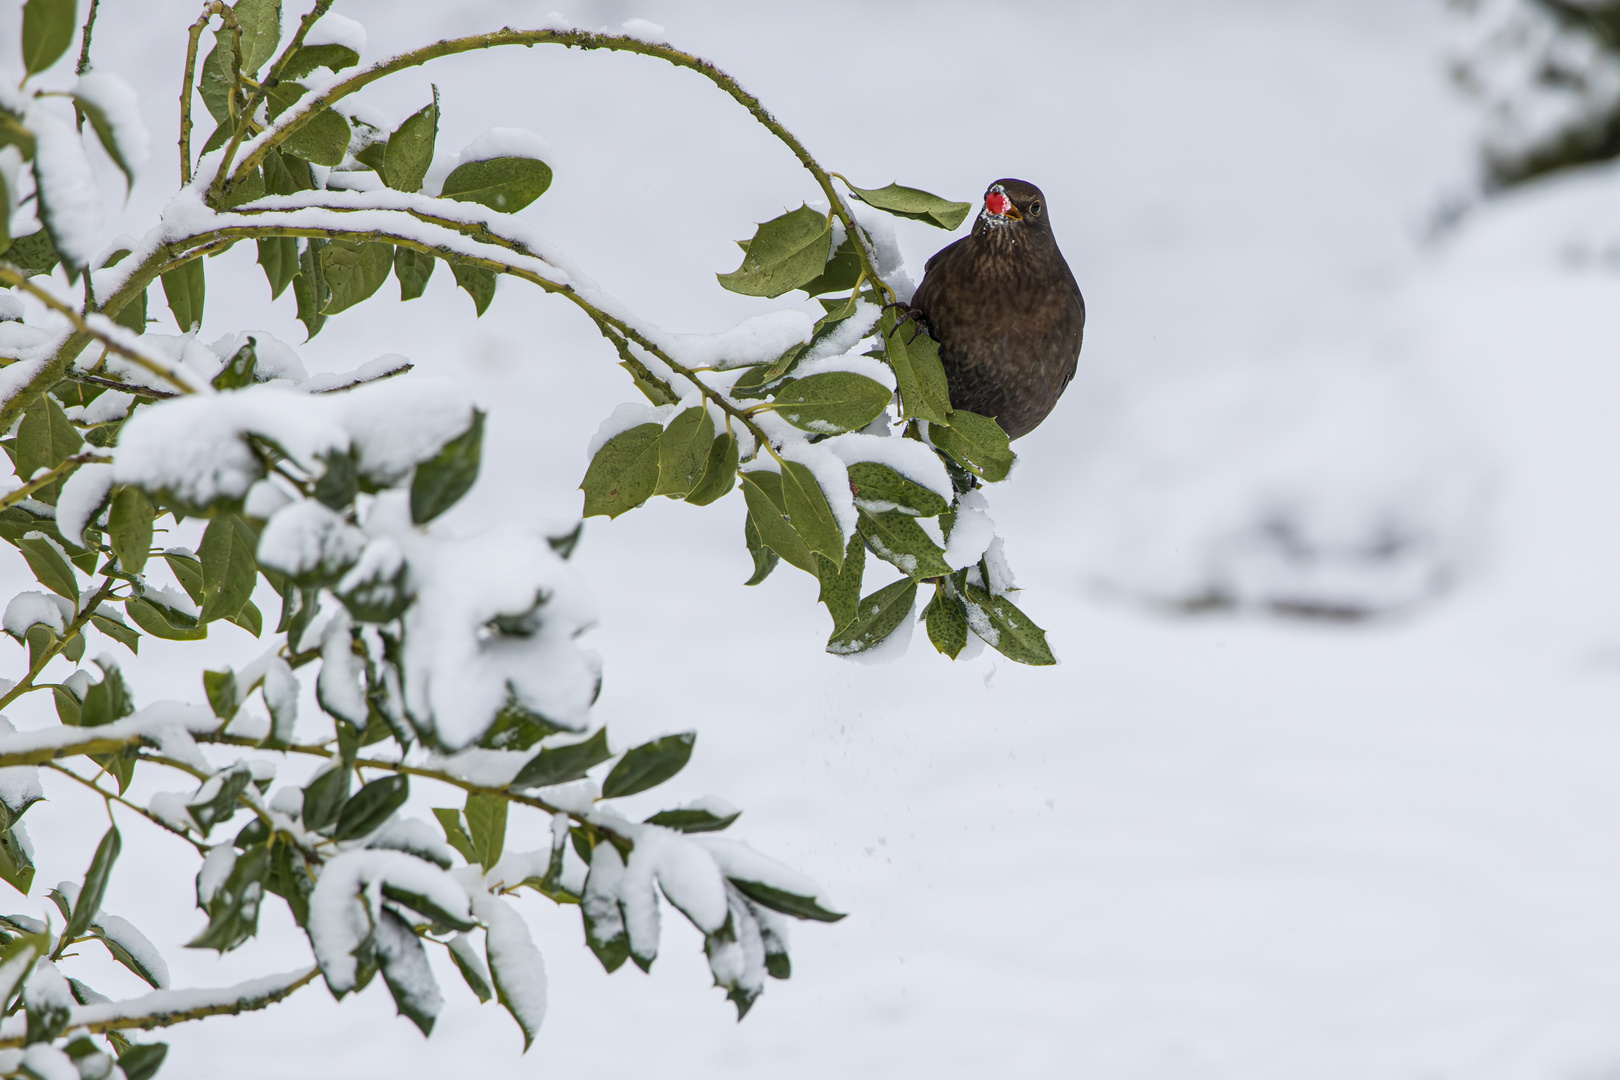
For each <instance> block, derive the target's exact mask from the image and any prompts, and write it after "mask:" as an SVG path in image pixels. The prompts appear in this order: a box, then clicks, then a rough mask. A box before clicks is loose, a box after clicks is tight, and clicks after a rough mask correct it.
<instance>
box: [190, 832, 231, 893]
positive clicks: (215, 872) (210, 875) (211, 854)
mask: <svg viewBox="0 0 1620 1080" xmlns="http://www.w3.org/2000/svg"><path fill="white" fill-rule="evenodd" d="M234 869H236V849H235V848H233V847H231V845H229V844H220V845H219V846H217V847H214V848H210V849H209V851H208V854H207V855H204V856H203V863H202V867H201V869H199V870H198V871H197V906H198V907H200V908H206V907H207V906H208V905H209V904H210V903H212V902H213V899H214V896H215V895H216V894H217V893H218V892H219V890H220V887H221V886H223V885H224V884H225V882H226V881H227V880H229V879H230V876H231V871H232V870H234Z"/></svg>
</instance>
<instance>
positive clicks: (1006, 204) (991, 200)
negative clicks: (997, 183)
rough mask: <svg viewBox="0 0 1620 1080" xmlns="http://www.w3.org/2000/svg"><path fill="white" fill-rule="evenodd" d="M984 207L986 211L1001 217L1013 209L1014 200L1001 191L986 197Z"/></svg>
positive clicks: (993, 192)
mask: <svg viewBox="0 0 1620 1080" xmlns="http://www.w3.org/2000/svg"><path fill="white" fill-rule="evenodd" d="M984 206H985V209H986V210H989V211H990V212H991V213H992V214H995V215H996V216H997V217H1000V216H1001V215H1002V214H1005V213H1006V212H1007V211H1008V210H1009V209H1011V208H1012V200H1011V199H1009V198H1007V196H1005V195H1003V194H1002V193H1001V192H999V191H992V192H991V193H990V194H988V195H986V196H985V197H984Z"/></svg>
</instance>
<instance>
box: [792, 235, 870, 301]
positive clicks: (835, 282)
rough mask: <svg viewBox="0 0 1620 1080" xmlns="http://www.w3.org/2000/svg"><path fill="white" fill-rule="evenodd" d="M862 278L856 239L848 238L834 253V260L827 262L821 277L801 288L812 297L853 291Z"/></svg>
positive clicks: (845, 238)
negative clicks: (847, 290) (848, 290)
mask: <svg viewBox="0 0 1620 1080" xmlns="http://www.w3.org/2000/svg"><path fill="white" fill-rule="evenodd" d="M860 278H861V256H860V252H859V251H857V250H856V247H855V238H854V237H853V236H846V237H844V242H843V243H842V244H839V245H838V249H837V250H836V251H834V252H833V253H832V258H830V259H828V260H827V265H826V267H825V269H823V270H822V272H821V274H820V276H819V277H817V278H816V279H815V280H813V281H807V282H805V283H804V284H803V285H801V286H799V288H801V289H803V290H804V291H805V292H806V293H808V294H809V295H811V296H820V295H821V294H822V293H831V292H844V291H845V290H846V289H853V288H854V287H855V283H856V282H857V281H859V280H860Z"/></svg>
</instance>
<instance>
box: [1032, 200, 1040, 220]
mask: <svg viewBox="0 0 1620 1080" xmlns="http://www.w3.org/2000/svg"><path fill="white" fill-rule="evenodd" d="M1029 213H1030V216H1031V217H1040V216H1041V203H1040V200H1039V199H1037V200H1036V201H1034V202H1032V203H1030V204H1029Z"/></svg>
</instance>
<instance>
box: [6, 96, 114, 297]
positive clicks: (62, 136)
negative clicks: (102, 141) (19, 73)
mask: <svg viewBox="0 0 1620 1080" xmlns="http://www.w3.org/2000/svg"><path fill="white" fill-rule="evenodd" d="M48 100H49V99H37V100H35V101H34V103H33V104H31V105H29V106H28V112H27V114H26V115H25V116H24V118H23V123H24V125H25V126H26V127H27V128H28V130H29V131H31V132H33V133H34V171H35V172H36V173H37V174H38V176H39V186H40V189H41V191H43V192H49V193H50V197H49V199H48V200H45V199H41V206H40V210H41V212H42V215H43V217H44V220H45V224H46V227H47V228H49V229H50V231H51V237H52V239H53V240H54V241H55V243H56V249H57V251H58V252H60V253H61V255H62V258H63V259H64V260H66V261H67V262H69V263H71V264H72V265H74V266H86V265H88V264H89V262H90V259H91V258H92V257H93V256H94V255H95V253H96V251H97V250H98V249H99V248H100V246H101V241H100V239H99V234H100V232H101V221H102V215H101V190H100V188H98V187H97V186H96V175H95V171H94V170H93V169H91V167H90V159H89V157H88V156H86V154H85V152H84V140H83V139H82V138H81V137H80V135H79V132H78V129H76V128H75V127H74V126H73V124H72V122H71V121H68V120H64V119H63V118H61V117H60V116H58V115H57V114H56V110H55V109H54V108H53V107H51V105H49V104H47V101H48Z"/></svg>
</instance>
